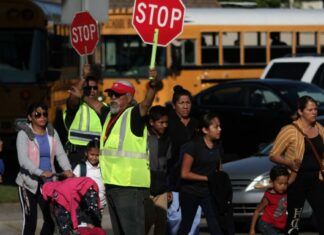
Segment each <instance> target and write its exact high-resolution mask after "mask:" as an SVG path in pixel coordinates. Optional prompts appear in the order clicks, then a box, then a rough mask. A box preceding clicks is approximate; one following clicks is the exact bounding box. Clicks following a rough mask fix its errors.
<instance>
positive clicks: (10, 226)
mask: <svg viewBox="0 0 324 235" xmlns="http://www.w3.org/2000/svg"><path fill="white" fill-rule="evenodd" d="M41 216H42V212H41V211H40V209H39V210H38V218H39V219H38V222H37V230H36V234H39V233H40V229H41V225H42V222H43V220H42V219H41ZM102 226H103V228H104V230H105V231H106V233H107V234H109V235H112V234H113V233H112V229H111V223H110V217H109V214H108V209H107V208H106V209H105V211H104V215H103V219H102ZM21 227H22V214H21V209H20V204H19V203H3V204H1V210H0V234H3V235H20V234H21ZM57 234H58V233H57Z"/></svg>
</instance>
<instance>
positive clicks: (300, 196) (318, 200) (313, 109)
mask: <svg viewBox="0 0 324 235" xmlns="http://www.w3.org/2000/svg"><path fill="white" fill-rule="evenodd" d="M297 105H298V106H297V119H296V120H295V121H294V122H293V123H292V124H289V125H286V126H285V127H283V128H282V129H281V131H280V132H279V134H278V135H277V137H276V140H275V142H274V145H273V148H272V150H271V152H270V159H271V161H273V162H275V163H277V164H281V165H284V166H286V167H287V168H288V169H289V170H290V172H291V174H290V178H289V184H290V185H289V187H288V191H287V199H288V209H287V211H288V218H287V224H286V228H285V234H298V231H299V223H300V219H301V214H302V210H303V206H304V202H305V200H307V201H308V202H309V204H310V206H311V207H312V209H313V213H314V216H315V219H316V222H317V224H318V226H317V227H318V230H319V231H318V232H319V234H321V235H324V226H322V225H323V224H324V200H323V197H324V183H323V177H322V173H323V170H324V165H323V160H322V156H323V152H324V128H323V126H322V125H320V124H319V123H318V122H317V121H316V118H317V102H316V101H315V100H314V99H313V98H312V97H310V96H303V97H300V98H299V99H298V104H297Z"/></svg>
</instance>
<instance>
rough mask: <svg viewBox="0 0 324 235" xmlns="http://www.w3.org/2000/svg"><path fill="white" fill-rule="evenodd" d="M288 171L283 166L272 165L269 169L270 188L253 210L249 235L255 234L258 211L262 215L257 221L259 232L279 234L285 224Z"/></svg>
mask: <svg viewBox="0 0 324 235" xmlns="http://www.w3.org/2000/svg"><path fill="white" fill-rule="evenodd" d="M288 177H289V173H288V171H287V169H286V168H285V167H283V166H279V165H278V166H274V167H272V169H271V171H270V180H271V181H272V188H270V189H268V190H267V191H265V193H264V196H263V198H262V200H261V202H260V203H259V205H258V206H257V208H256V209H255V211H254V214H253V217H252V222H251V227H250V233H249V234H250V235H255V226H256V223H257V220H258V216H259V213H260V212H262V211H263V215H262V217H261V218H260V220H259V222H258V229H259V231H260V232H261V234H280V233H281V232H282V230H283V229H284V228H285V226H286V219H287V215H286V211H287V194H286V190H287V187H288Z"/></svg>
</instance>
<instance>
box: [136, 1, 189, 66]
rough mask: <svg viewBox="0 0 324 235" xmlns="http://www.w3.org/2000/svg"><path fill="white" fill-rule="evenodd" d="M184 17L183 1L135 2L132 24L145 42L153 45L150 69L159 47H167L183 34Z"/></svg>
mask: <svg viewBox="0 0 324 235" xmlns="http://www.w3.org/2000/svg"><path fill="white" fill-rule="evenodd" d="M184 15H185V7H184V5H183V3H182V2H181V0H135V4H134V9H133V20H132V24H133V27H134V28H135V30H136V31H137V33H138V34H139V35H140V37H141V38H142V40H143V42H145V43H147V44H153V47H152V55H151V63H150V68H153V67H154V65H155V57H156V49H157V46H164V47H165V46H167V45H168V44H169V43H170V42H171V41H172V40H173V39H175V38H176V37H177V36H179V35H180V34H181V33H182V30H183V21H184Z"/></svg>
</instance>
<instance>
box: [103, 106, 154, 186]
mask: <svg viewBox="0 0 324 235" xmlns="http://www.w3.org/2000/svg"><path fill="white" fill-rule="evenodd" d="M132 109H133V108H132V107H131V108H128V109H126V110H125V111H124V112H123V113H122V114H121V116H120V117H119V118H118V119H117V121H116V123H115V125H114V126H113V128H112V130H111V132H110V134H109V136H108V139H107V140H106V142H104V138H105V131H106V128H107V125H108V123H109V120H110V119H111V115H110V113H109V114H108V117H107V119H106V122H105V124H104V127H103V132H102V134H101V140H100V145H101V146H100V157H99V162H100V168H101V174H102V178H103V182H104V183H105V184H112V185H118V186H130V187H143V188H149V187H150V169H149V157H148V151H147V129H146V127H145V129H144V133H143V136H140V137H138V136H136V135H134V134H133V133H132V130H131V110H132Z"/></svg>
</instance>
